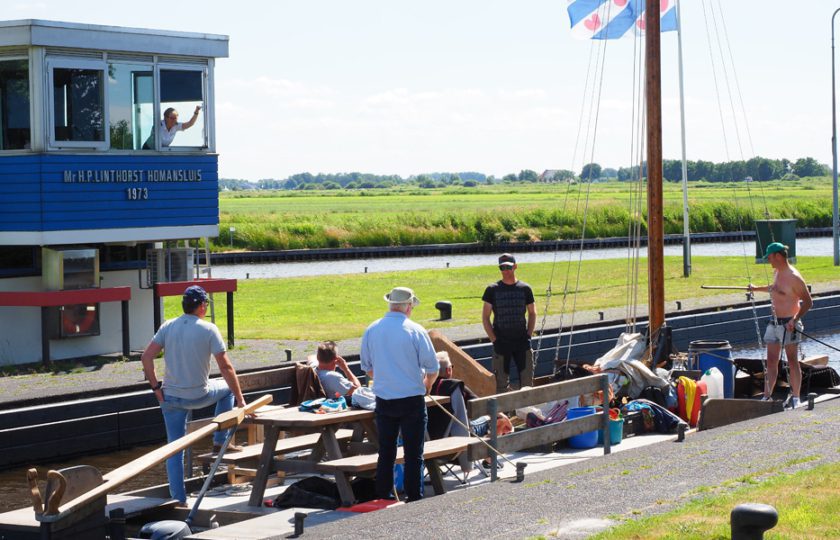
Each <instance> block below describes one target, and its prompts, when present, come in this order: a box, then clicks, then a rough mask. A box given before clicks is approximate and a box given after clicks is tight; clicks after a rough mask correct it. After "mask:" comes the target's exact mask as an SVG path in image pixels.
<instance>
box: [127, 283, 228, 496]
mask: <svg viewBox="0 0 840 540" xmlns="http://www.w3.org/2000/svg"><path fill="white" fill-rule="evenodd" d="M209 304H210V297H209V296H208V294H207V292H206V291H205V290H204V289H203V288H201V287H199V286H197V285H194V286H192V287H189V288H187V290H186V291H184V297H183V299H182V300H181V307H182V308H183V309H184V314H183V315H181V316H180V317H178V318H176V319H171V320H168V321H166V322H165V323H163V325H161V327H160V329H159V330H158V331H157V333H156V334H155V337H154V338H152V341H151V342H150V343H149V345H148V346H147V347H146V350H145V351H143V356H142V357H141V358H140V360H141V362H142V363H143V372H144V373H145V374H146V380H148V381H149V384H151V385H152V390H154V392H155V397H156V398H157V400H158V401H159V402H160V409H161V411H162V412H163V421H164V423H165V424H166V440H167V441H168V442H172V441H174V440H176V439H180V438H181V437H183V436H184V435H185V434H186V431H187V414H188V413H189V411H191V410H195V409H203V408H204V407H209V406H210V405H213V404H215V405H216V415H219V414H221V413H223V412H226V411H229V410H231V409H232V408H233V404H234V401H236V405H237V407H244V406H245V398H244V397H242V390H241V389H240V387H239V379H238V378H237V377H236V370H235V369H234V368H233V364H232V363H231V361H230V358H229V357H228V354H227V350H226V349H225V342H224V340H223V339H222V334H221V333H220V332H219V329H218V328H217V327H216V325H215V324H213V323H210V322H208V321H205V320H204V316H205V315H206V314H207V306H208V305H209ZM161 351H164V358H163V360H164V365H165V370H166V372H165V374H164V377H163V381H160V380H158V378H157V376H156V375H155V364H154V359H155V357H156V356H157V355H158V354H159V353H160V352H161ZM211 356H213V357H215V359H216V363H217V364H218V365H219V371H220V372H221V375H222V379H224V380H219V379H214V380H212V381H211V380H210V379H209V377H210V357H211ZM224 440H225V432H222V431H217V432H216V433H215V434H214V435H213V450H214V451H217V452H218V450H219V448H220V447H221V445H222V443H223V442H224ZM228 450H239V448H237V447H233V446H229V447H228ZM166 475H167V476H168V477H169V494H170V495H171V497H172V498H173V499H176V500H178V501H180V502H181V503H182V504H186V501H187V493H186V487H185V485H184V452H183V451H181V452H178V453H177V454H175V455H173V456H172V457H170V458H169V459H167V460H166Z"/></svg>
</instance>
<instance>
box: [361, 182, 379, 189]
mask: <svg viewBox="0 0 840 540" xmlns="http://www.w3.org/2000/svg"><path fill="white" fill-rule="evenodd" d="M359 187H360V188H361V189H373V188H375V187H376V184H375V183H373V182H371V181H370V180H365V181H364V182H360V183H359Z"/></svg>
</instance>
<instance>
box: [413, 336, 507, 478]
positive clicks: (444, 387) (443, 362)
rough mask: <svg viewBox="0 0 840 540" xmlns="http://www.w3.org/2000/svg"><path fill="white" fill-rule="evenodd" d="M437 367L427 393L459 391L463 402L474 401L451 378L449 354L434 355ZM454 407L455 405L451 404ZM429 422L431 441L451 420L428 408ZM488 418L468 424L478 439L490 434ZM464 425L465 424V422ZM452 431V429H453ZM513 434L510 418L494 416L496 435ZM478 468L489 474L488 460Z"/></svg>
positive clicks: (473, 396) (483, 417)
mask: <svg viewBox="0 0 840 540" xmlns="http://www.w3.org/2000/svg"><path fill="white" fill-rule="evenodd" d="M435 356H437V360H438V365H439V366H440V370H439V371H438V378H437V379H435V382H434V383H432V390H431V392H429V393H430V394H432V395H435V396H451V395H452V393H453V392H454V391H455V390H457V389H460V391H461V394H462V395H463V397H464V402H467V401H470V400H471V399H475V398H476V397H477V396H476V395H475V394H474V393H473V392H472V391H471V390H470V389H469V388H468V387H467V386H466V385H465V384H464V382H463V381H461V380H459V379H453V378H452V361H451V360H450V359H449V354H448V353H447V352H446V351H440V352H438V353H436V355H435ZM453 405H456V408H457V403H453ZM444 407H445V408H446V410H447V411H449V412H450V413H454V414H455V416H456V417H460V414H459V413H460V411H458V410H453V407H452V406H449V405H444ZM428 414H429V422H428V431H429V438H431V439H439V438H440V437H442V436H443V435H444V434H445V432H446V428H447V426H448V425H449V421H450V420H451V418H450V417H449V415H447V414H446V413H445V412H443V411H441V410H440V409H439V408H437V407H435V408H430V409H429V413H428ZM463 414H464V416H463V418H464V419H465V418H466V411H464V413H463ZM489 420H490V417H489V416H482V417H480V418H477V419H476V420H473V421H471V422H470V423H469V425H470V430H471V431H472V432H473V433H474V434H475V435H478V436H479V437H483V436H485V435H488V434H489V432H490V429H489ZM465 423H466V422H465ZM453 429H454V427H453ZM512 432H513V424H512V423H511V421H510V418H508V417H507V415H506V414H505V413H503V412H499V413H498V414H497V415H496V434H497V435H498V436H499V437H501V436H502V435H507V434H508V433H512ZM465 434H466V433H452V435H465ZM497 467H498V468H499V469H501V468H502V467H503V465H502V462H501V461H498V462H497ZM480 468H481V470H482V471H483V472H484V473H487V474H489V471H490V458H485V459H484V460H483V461H482V462H481V463H480Z"/></svg>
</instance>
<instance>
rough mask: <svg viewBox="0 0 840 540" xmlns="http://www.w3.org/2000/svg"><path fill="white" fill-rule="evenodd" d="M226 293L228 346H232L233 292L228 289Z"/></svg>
mask: <svg viewBox="0 0 840 540" xmlns="http://www.w3.org/2000/svg"><path fill="white" fill-rule="evenodd" d="M226 294H227V335H228V347H233V344H234V337H233V292H231V291H228V292H227V293H226Z"/></svg>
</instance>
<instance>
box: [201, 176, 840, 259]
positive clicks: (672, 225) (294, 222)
mask: <svg viewBox="0 0 840 540" xmlns="http://www.w3.org/2000/svg"><path fill="white" fill-rule="evenodd" d="M633 189H634V186H633V184H630V183H619V182H609V183H599V184H592V185H587V184H583V185H581V184H577V185H565V184H563V185H560V184H526V185H522V184H517V185H515V186H511V185H493V186H482V187H479V188H463V187H461V188H446V189H436V190H423V189H419V188H416V187H405V186H402V187H398V188H394V189H392V190H369V191H349V192H348V191H322V192H312V191H305V192H294V191H292V192H287V191H283V192H274V191H272V192H225V193H222V194H221V198H220V219H221V223H220V227H219V229H220V236H219V238H217V239H216V245H215V246H214V249H216V250H226V249H231V247H230V246H231V237H230V234H231V233H230V228H231V227H234V228H235V232H234V234H233V249H249V250H272V249H299V248H325V247H364V246H392V245H420V244H432V243H456V242H488V243H493V242H498V241H533V240H553V239H558V238H563V239H570V238H580V237H581V233H582V231H583V222H584V215H585V213H584V208H588V210H587V212H586V237H589V238H604V237H611V236H627V235H628V234H629V232H628V231H629V226H630V221H631V217H630V216H631V215H632V212H631V206H633V204H632V203H633V201H636V202H637V201H638V194H634V193H633ZM664 198H665V208H664V215H665V232H666V233H681V232H682V228H683V225H682V192H681V188H680V186H679V184H674V183H666V184H665V186H664ZM631 199H632V201H631ZM830 200H831V182H830V180H829V179H806V180H801V181H798V182H780V181H777V182H766V183H758V182H752V183H737V184H734V183H733V184H726V183H706V182H696V183H692V184H691V186H690V187H689V207H690V209H691V212H690V220H691V224H690V227H691V230H692V232H717V231H738V230H752V228H753V225H752V222H753V219H754V218H765V217H768V216H769V217H770V218H789V217H795V218H797V219H798V220H799V223H798V226H800V227H818V226H830V224H831V205H830ZM642 202H644V201H642ZM642 228H643V230H644V224H643V225H642Z"/></svg>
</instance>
